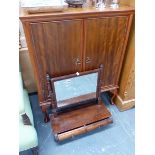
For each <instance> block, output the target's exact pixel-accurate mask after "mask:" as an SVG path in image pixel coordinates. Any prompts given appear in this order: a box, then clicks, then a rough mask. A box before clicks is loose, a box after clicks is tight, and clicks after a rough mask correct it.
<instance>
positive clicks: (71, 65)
mask: <svg viewBox="0 0 155 155" xmlns="http://www.w3.org/2000/svg"><path fill="white" fill-rule="evenodd" d="M30 26H31V36H32V38H33V47H34V48H35V51H34V52H35V55H36V59H37V62H38V67H37V70H38V72H39V74H40V76H41V79H42V82H41V84H42V89H43V90H44V92H45V94H44V95H45V96H47V89H46V86H45V76H46V73H48V74H49V75H50V76H51V77H57V76H61V75H64V74H70V73H74V72H77V71H79V72H80V71H81V69H82V63H81V64H80V62H81V61H82V60H81V59H82V39H81V38H82V27H81V26H82V22H81V20H75V21H62V22H59V21H58V22H57V21H54V22H41V23H31V24H30ZM68 34H69V35H68ZM78 60H79V61H78ZM77 61H78V62H77Z"/></svg>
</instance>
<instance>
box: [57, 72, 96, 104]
mask: <svg viewBox="0 0 155 155" xmlns="http://www.w3.org/2000/svg"><path fill="white" fill-rule="evenodd" d="M97 79H98V73H90V74H87V75H81V76H76V77H73V78H68V79H64V80H60V81H55V82H54V88H55V94H56V100H57V104H58V105H57V106H58V107H60V106H64V105H67V104H68V102H70V103H71V104H73V103H75V102H81V101H82V100H83V101H84V100H87V99H91V98H96V89H97Z"/></svg>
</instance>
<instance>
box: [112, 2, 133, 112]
mask: <svg viewBox="0 0 155 155" xmlns="http://www.w3.org/2000/svg"><path fill="white" fill-rule="evenodd" d="M121 3H122V4H127V5H130V6H134V5H135V1H134V0H127V1H121ZM134 25H135V22H134V21H133V23H132V26H131V32H130V36H129V41H128V45H127V50H126V54H125V59H124V63H123V67H122V72H121V76H120V77H121V78H120V84H119V85H120V88H119V91H118V95H117V97H116V99H115V104H116V105H117V107H118V108H119V110H120V111H124V110H127V109H130V108H132V107H134V106H135V26H134Z"/></svg>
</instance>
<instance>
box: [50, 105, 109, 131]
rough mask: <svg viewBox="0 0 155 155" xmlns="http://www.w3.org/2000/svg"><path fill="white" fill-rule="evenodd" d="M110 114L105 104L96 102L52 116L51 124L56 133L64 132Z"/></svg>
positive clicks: (107, 116)
mask: <svg viewBox="0 0 155 155" xmlns="http://www.w3.org/2000/svg"><path fill="white" fill-rule="evenodd" d="M110 116H111V114H110V112H109V111H108V110H107V108H106V107H105V105H104V104H94V105H91V106H88V107H84V108H83V107H82V108H80V109H76V110H73V111H70V112H66V113H63V114H61V115H57V117H51V124H52V129H53V132H54V133H62V132H66V131H69V130H72V129H75V128H78V127H81V126H84V125H88V124H90V123H93V122H96V121H99V120H103V119H106V118H109V117H110ZM81 118H82V119H81Z"/></svg>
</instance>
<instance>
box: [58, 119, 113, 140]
mask: <svg viewBox="0 0 155 155" xmlns="http://www.w3.org/2000/svg"><path fill="white" fill-rule="evenodd" d="M112 122H113V121H112V119H111V118H107V119H104V120H101V121H97V122H95V123H92V124H89V125H86V126H82V127H79V128H76V129H73V130H70V131H67V132H64V133H60V134H56V140H57V141H63V140H65V139H68V138H72V137H74V136H77V135H80V134H84V133H87V132H90V131H92V130H95V129H97V128H100V127H102V126H105V125H108V124H110V123H112Z"/></svg>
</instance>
